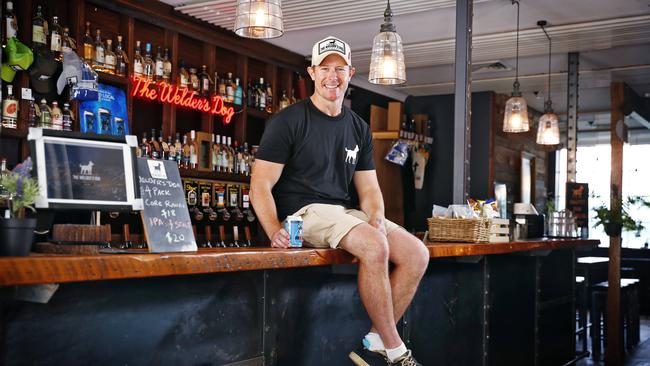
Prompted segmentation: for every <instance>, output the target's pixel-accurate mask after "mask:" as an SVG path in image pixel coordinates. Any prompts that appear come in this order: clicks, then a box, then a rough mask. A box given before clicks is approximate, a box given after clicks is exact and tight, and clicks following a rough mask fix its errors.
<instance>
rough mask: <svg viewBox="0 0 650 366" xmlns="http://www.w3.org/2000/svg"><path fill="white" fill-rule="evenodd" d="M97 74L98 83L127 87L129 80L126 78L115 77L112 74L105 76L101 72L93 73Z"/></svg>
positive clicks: (105, 74)
mask: <svg viewBox="0 0 650 366" xmlns="http://www.w3.org/2000/svg"><path fill="white" fill-rule="evenodd" d="M95 72H97V79H98V81H99V82H100V83H102V82H103V83H109V84H115V85H120V86H125V87H126V86H128V85H129V78H128V77H126V76H117V75H113V74H107V73H105V72H101V71H95Z"/></svg>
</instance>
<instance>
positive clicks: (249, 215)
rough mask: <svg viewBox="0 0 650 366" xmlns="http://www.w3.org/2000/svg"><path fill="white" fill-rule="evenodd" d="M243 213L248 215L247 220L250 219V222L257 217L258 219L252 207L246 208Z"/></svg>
mask: <svg viewBox="0 0 650 366" xmlns="http://www.w3.org/2000/svg"><path fill="white" fill-rule="evenodd" d="M242 213H243V214H244V215H245V216H246V221H248V222H253V221H255V219H256V217H255V213H254V212H253V210H251V209H250V208H247V209H244V211H242Z"/></svg>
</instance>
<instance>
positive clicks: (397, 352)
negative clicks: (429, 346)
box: [386, 342, 407, 362]
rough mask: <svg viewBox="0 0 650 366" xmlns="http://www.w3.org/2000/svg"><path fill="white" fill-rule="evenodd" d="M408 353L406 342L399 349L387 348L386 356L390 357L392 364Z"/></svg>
mask: <svg viewBox="0 0 650 366" xmlns="http://www.w3.org/2000/svg"><path fill="white" fill-rule="evenodd" d="M406 351H407V349H406V345H404V342H402V344H400V345H399V346H398V347H397V348H386V356H388V359H389V360H390V362H394V361H395V360H396V359H398V358H399V357H400V356H401V355H403V354H405V353H406Z"/></svg>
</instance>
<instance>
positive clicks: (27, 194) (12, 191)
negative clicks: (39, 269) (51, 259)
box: [0, 158, 39, 256]
mask: <svg viewBox="0 0 650 366" xmlns="http://www.w3.org/2000/svg"><path fill="white" fill-rule="evenodd" d="M31 170H32V161H31V159H30V158H27V159H26V160H25V161H24V162H22V163H21V164H19V165H17V166H16V167H15V168H14V169H13V171H11V172H9V171H4V172H0V201H3V202H4V203H5V204H4V205H2V206H5V207H6V209H5V210H3V214H2V218H0V256H26V255H29V250H30V248H31V245H32V241H33V239H34V229H35V228H36V219H35V218H27V217H26V215H25V211H26V209H30V210H32V211H34V212H35V211H36V210H35V209H34V208H33V207H32V204H34V201H35V200H36V197H37V196H38V193H39V189H38V181H37V180H36V179H35V178H32V176H31Z"/></svg>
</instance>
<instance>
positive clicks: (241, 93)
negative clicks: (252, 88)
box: [233, 78, 244, 105]
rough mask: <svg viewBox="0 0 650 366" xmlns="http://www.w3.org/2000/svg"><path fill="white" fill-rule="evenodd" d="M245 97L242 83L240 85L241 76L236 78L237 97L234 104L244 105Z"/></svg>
mask: <svg viewBox="0 0 650 366" xmlns="http://www.w3.org/2000/svg"><path fill="white" fill-rule="evenodd" d="M243 99H244V90H243V89H242V87H241V85H239V78H235V98H234V100H233V104H235V105H242V100H243Z"/></svg>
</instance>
